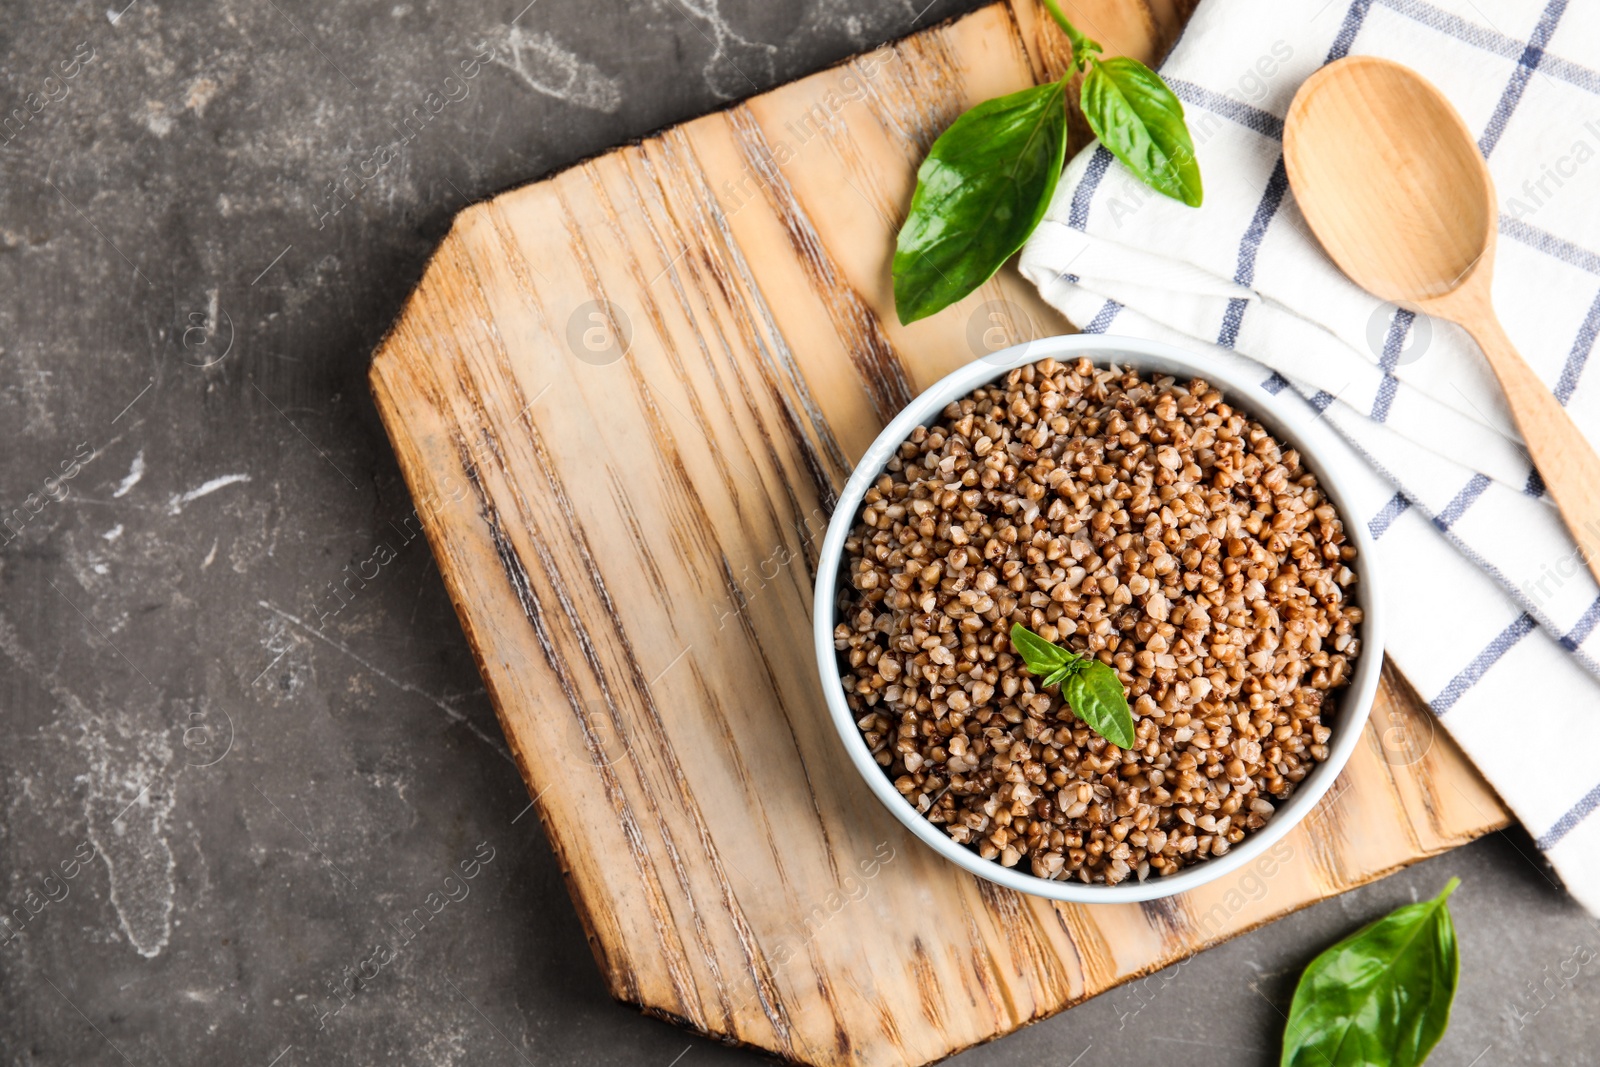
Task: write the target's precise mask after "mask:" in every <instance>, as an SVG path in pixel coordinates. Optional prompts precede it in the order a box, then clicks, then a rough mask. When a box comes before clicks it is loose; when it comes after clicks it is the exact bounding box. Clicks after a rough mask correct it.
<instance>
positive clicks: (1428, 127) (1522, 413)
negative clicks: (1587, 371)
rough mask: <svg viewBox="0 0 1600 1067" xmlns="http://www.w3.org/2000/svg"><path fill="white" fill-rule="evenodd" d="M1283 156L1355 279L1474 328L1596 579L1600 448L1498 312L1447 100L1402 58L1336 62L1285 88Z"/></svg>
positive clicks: (1491, 211) (1486, 236)
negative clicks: (1288, 98)
mask: <svg viewBox="0 0 1600 1067" xmlns="http://www.w3.org/2000/svg"><path fill="white" fill-rule="evenodd" d="M1283 158H1284V163H1285V165H1286V166H1287V168H1288V171H1289V185H1290V187H1291V188H1293V190H1294V195H1295V199H1296V200H1297V201H1298V202H1299V204H1300V210H1301V211H1302V212H1304V214H1305V217H1306V220H1307V221H1308V222H1310V223H1311V228H1312V230H1314V231H1315V232H1316V235H1317V238H1318V239H1319V240H1320V241H1321V242H1322V246H1323V247H1324V248H1325V249H1327V251H1328V255H1330V256H1331V257H1333V261H1334V262H1335V263H1337V264H1339V267H1340V269H1342V270H1343V271H1344V272H1345V273H1346V274H1348V275H1349V276H1350V278H1351V279H1352V280H1353V281H1354V282H1355V283H1356V284H1357V285H1360V286H1361V287H1362V288H1364V289H1366V290H1368V291H1369V292H1371V293H1372V294H1373V295H1375V296H1378V297H1381V298H1382V299H1384V300H1388V301H1393V302H1394V303H1398V304H1406V305H1408V306H1411V307H1414V308H1418V309H1420V310H1422V311H1424V312H1426V313H1428V314H1429V315H1434V316H1437V317H1439V318H1443V319H1448V320H1450V321H1452V322H1456V323H1459V324H1460V325H1461V326H1463V327H1465V328H1466V330H1467V332H1468V333H1470V334H1472V336H1473V339H1474V340H1476V341H1477V342H1478V346H1479V347H1480V348H1482V349H1483V354H1484V356H1485V357H1486V358H1487V359H1488V360H1489V366H1490V367H1492V368H1493V369H1494V373H1495V377H1497V378H1498V379H1500V387H1501V388H1502V389H1503V390H1505V394H1506V401H1507V403H1508V404H1509V405H1510V408H1511V415H1512V417H1513V418H1514V419H1515V420H1516V423H1517V428H1518V429H1519V430H1520V431H1522V438H1523V440H1524V441H1525V442H1527V446H1528V452H1529V454H1530V455H1531V456H1532V458H1533V463H1534V466H1535V467H1537V468H1538V470H1539V475H1540V477H1542V478H1543V479H1544V484H1545V488H1546V489H1548V490H1549V493H1550V496H1551V498H1552V499H1554V500H1555V502H1556V506H1557V507H1559V508H1560V509H1561V517H1562V518H1563V519H1564V520H1565V521H1566V524H1567V529H1568V530H1570V531H1571V532H1572V536H1573V537H1575V538H1576V539H1577V542H1578V547H1579V549H1580V551H1582V553H1583V556H1584V559H1585V560H1586V561H1587V562H1588V564H1589V570H1590V571H1591V572H1592V573H1593V574H1594V576H1595V577H1596V578H1597V579H1600V457H1597V456H1596V455H1595V451H1594V449H1593V448H1592V447H1590V445H1589V442H1588V441H1586V440H1585V439H1584V437H1583V435H1582V434H1581V433H1579V432H1578V428H1577V426H1575V425H1573V422H1572V419H1571V417H1570V416H1569V415H1568V414H1567V411H1566V409H1565V408H1563V407H1562V406H1561V404H1560V403H1559V402H1558V401H1557V400H1556V398H1555V397H1554V396H1552V395H1551V393H1550V390H1548V389H1546V388H1545V386H1544V383H1543V382H1541V381H1540V380H1539V379H1538V377H1537V376H1536V375H1535V374H1534V373H1533V371H1532V370H1531V369H1530V368H1529V367H1528V364H1527V363H1526V362H1525V361H1524V360H1523V358H1522V357H1521V356H1520V355H1518V354H1517V350H1516V348H1515V347H1513V346H1512V344H1511V341H1510V339H1509V338H1507V337H1506V333H1505V330H1503V329H1502V328H1501V326H1500V320H1499V319H1498V318H1497V317H1496V316H1495V313H1494V305H1493V304H1492V303H1491V301H1490V296H1489V280H1490V276H1491V272H1492V271H1493V268H1494V247H1495V236H1496V233H1497V231H1498V229H1499V211H1498V209H1497V208H1496V206H1495V197H1494V182H1493V181H1492V180H1491V179H1490V177H1489V168H1488V166H1487V165H1486V164H1485V163H1484V160H1483V156H1482V155H1480V154H1479V152H1478V146H1477V143H1476V142H1475V141H1474V140H1473V137H1472V134H1471V133H1470V132H1469V131H1468V130H1467V126H1466V123H1464V122H1462V121H1461V116H1460V115H1458V114H1457V113H1456V109H1455V108H1454V107H1452V106H1451V104H1450V101H1449V100H1447V99H1445V97H1444V95H1443V94H1442V93H1440V92H1439V90H1438V89H1436V88H1435V87H1434V86H1433V84H1432V83H1431V82H1429V81H1428V80H1427V79H1425V78H1423V77H1422V75H1420V74H1418V73H1417V72H1416V71H1414V70H1412V69H1410V68H1409V67H1403V66H1401V65H1400V64H1398V63H1393V62H1390V61H1389V60H1387V59H1378V58H1376V57H1373V56H1351V57H1349V58H1347V59H1341V60H1338V61H1337V62H1334V63H1330V64H1328V65H1327V66H1325V67H1323V68H1322V69H1321V70H1319V71H1317V73H1315V74H1313V75H1312V76H1311V77H1310V78H1308V79H1306V83H1305V84H1304V85H1302V86H1301V87H1300V91H1299V92H1298V93H1296V94H1295V97H1294V102H1293V103H1292V104H1290V106H1289V117H1288V118H1287V119H1286V120H1285V121H1284V127H1283Z"/></svg>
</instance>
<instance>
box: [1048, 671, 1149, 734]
mask: <svg viewBox="0 0 1600 1067" xmlns="http://www.w3.org/2000/svg"><path fill="white" fill-rule="evenodd" d="M1061 695H1062V696H1064V697H1065V698H1066V700H1067V706H1068V707H1070V708H1071V709H1072V713H1073V714H1074V715H1076V716H1077V717H1078V718H1080V719H1082V720H1083V721H1084V722H1085V723H1087V724H1088V727H1089V729H1091V730H1093V731H1094V732H1095V733H1097V734H1099V735H1100V736H1101V737H1103V738H1105V739H1106V740H1107V741H1110V742H1111V743H1112V744H1113V745H1116V746H1117V747H1118V748H1132V747H1133V740H1134V738H1133V712H1132V711H1131V710H1129V708H1128V694H1127V693H1126V691H1124V690H1123V688H1122V679H1121V678H1118V677H1117V672H1116V671H1115V670H1113V669H1112V668H1111V667H1110V666H1109V665H1107V664H1104V663H1101V662H1100V661H1099V660H1097V659H1094V660H1089V661H1088V662H1087V664H1086V666H1085V667H1084V668H1083V669H1082V670H1080V671H1078V672H1076V673H1074V674H1073V675H1072V677H1070V678H1068V679H1067V684H1066V685H1065V686H1064V687H1063V688H1062V693H1061Z"/></svg>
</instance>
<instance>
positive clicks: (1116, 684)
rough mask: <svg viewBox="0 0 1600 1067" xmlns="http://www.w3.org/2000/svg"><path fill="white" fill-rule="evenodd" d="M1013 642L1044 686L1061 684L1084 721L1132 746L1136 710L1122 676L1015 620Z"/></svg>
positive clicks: (1108, 737) (1109, 737) (1063, 693)
mask: <svg viewBox="0 0 1600 1067" xmlns="http://www.w3.org/2000/svg"><path fill="white" fill-rule="evenodd" d="M1011 644H1012V645H1013V647H1015V648H1016V650H1017V652H1018V653H1020V654H1021V656H1022V663H1023V665H1024V666H1026V667H1027V668H1028V672H1029V673H1030V674H1037V675H1039V676H1040V677H1041V678H1042V679H1043V680H1042V681H1041V682H1040V683H1039V684H1040V685H1041V686H1047V685H1059V686H1060V687H1061V696H1062V699H1064V700H1065V701H1066V702H1067V707H1069V708H1071V709H1072V713H1073V714H1074V715H1076V716H1077V717H1078V718H1080V719H1082V720H1083V721H1084V724H1085V725H1086V726H1088V727H1089V729H1091V730H1093V731H1094V732H1095V733H1097V734H1099V735H1100V736H1101V737H1103V738H1105V739H1106V740H1107V741H1110V742H1111V743H1112V744H1113V745H1116V746H1117V747H1118V748H1132V747H1133V740H1134V738H1133V712H1132V711H1131V710H1130V709H1129V708H1128V696H1127V694H1126V693H1125V692H1124V691H1123V689H1122V679H1120V678H1118V677H1117V672H1116V671H1114V670H1112V669H1111V667H1110V666H1108V665H1107V664H1104V663H1101V662H1100V661H1099V660H1097V659H1093V658H1091V657H1089V656H1080V655H1078V654H1077V653H1075V652H1068V651H1067V650H1066V649H1064V648H1062V647H1061V646H1060V645H1053V644H1051V643H1050V642H1049V641H1046V640H1045V639H1044V638H1042V637H1040V636H1039V635H1038V634H1036V633H1034V632H1033V631H1032V630H1030V629H1028V628H1027V627H1026V626H1024V625H1022V624H1021V623H1020V622H1019V623H1013V624H1012V626H1011Z"/></svg>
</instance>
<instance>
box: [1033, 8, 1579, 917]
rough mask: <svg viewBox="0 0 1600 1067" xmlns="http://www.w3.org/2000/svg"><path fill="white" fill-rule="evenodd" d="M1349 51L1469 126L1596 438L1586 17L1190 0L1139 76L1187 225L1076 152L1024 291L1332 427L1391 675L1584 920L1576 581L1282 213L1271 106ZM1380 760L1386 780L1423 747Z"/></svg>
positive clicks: (1541, 336)
mask: <svg viewBox="0 0 1600 1067" xmlns="http://www.w3.org/2000/svg"><path fill="white" fill-rule="evenodd" d="M1491 19H1492V20H1493V21H1491ZM1088 31H1089V32H1091V33H1092V32H1093V27H1088ZM1351 54H1370V55H1381V56H1385V57H1387V58H1390V59H1394V60H1396V61H1398V62H1400V63H1404V64H1406V65H1407V66H1410V67H1412V68H1413V69H1415V70H1417V71H1419V72H1420V73H1421V74H1423V75H1424V76H1425V77H1427V78H1429V79H1431V80H1432V81H1433V82H1434V83H1435V84H1436V85H1438V86H1439V87H1440V89H1442V90H1443V91H1444V93H1445V95H1447V96H1448V97H1449V98H1450V99H1451V101H1452V102H1454V104H1455V106H1456V108H1457V109H1458V110H1459V111H1460V112H1461V114H1462V116H1463V118H1464V119H1465V120H1466V123H1467V125H1468V127H1469V128H1471V129H1473V130H1475V131H1481V136H1480V138H1479V141H1478V146H1479V149H1480V150H1481V151H1482V152H1483V154H1484V156H1485V157H1486V158H1487V159H1488V160H1489V166H1490V170H1491V171H1492V172H1493V175H1494V180H1495V184H1496V188H1497V190H1498V197H1499V204H1500V210H1501V221H1500V240H1499V242H1498V250H1497V252H1496V257H1495V264H1494V266H1495V283H1494V302H1495V307H1496V309H1497V310H1498V311H1499V313H1500V316H1501V318H1502V320H1503V321H1504V323H1505V327H1506V330H1507V332H1508V333H1509V334H1510V335H1511V338H1512V340H1513V341H1514V342H1516V344H1517V347H1518V349H1519V350H1520V351H1521V352H1522V355H1523V356H1524V357H1525V358H1526V359H1527V361H1528V363H1529V364H1530V365H1531V366H1532V367H1533V369H1534V371H1535V372H1536V373H1537V374H1538V375H1539V376H1540V377H1541V378H1543V379H1544V381H1545V382H1546V384H1548V385H1549V386H1550V388H1551V389H1552V391H1554V393H1555V395H1556V396H1557V397H1558V398H1559V399H1560V400H1561V402H1562V403H1563V404H1564V405H1566V407H1567V410H1568V411H1569V412H1571V414H1572V416H1573V419H1574V420H1575V421H1576V422H1577V424H1578V426H1579V427H1580V428H1581V429H1582V430H1583V432H1584V434H1585V435H1586V436H1587V437H1588V438H1589V440H1590V441H1595V442H1600V380H1596V376H1597V375H1600V370H1594V371H1590V373H1589V374H1588V376H1587V377H1586V376H1585V374H1584V371H1585V367H1586V364H1587V363H1588V362H1589V356H1590V351H1591V349H1592V348H1593V346H1594V342H1595V339H1596V334H1597V332H1600V212H1596V211H1595V210H1594V209H1593V206H1592V205H1593V204H1595V203H1596V202H1600V5H1586V6H1582V7H1580V6H1579V5H1572V7H1571V8H1570V9H1568V6H1567V4H1566V0H1551V2H1549V3H1547V4H1545V5H1544V6H1543V7H1542V8H1541V7H1540V6H1539V5H1537V4H1517V3H1513V2H1511V0H1433V2H1423V0H1354V2H1352V0H1227V2H1226V3H1223V2H1221V0H1205V2H1204V3H1202V4H1201V5H1200V6H1199V8H1198V9H1197V10H1196V12H1195V14H1194V17H1193V18H1192V20H1191V21H1190V23H1189V26H1188V28H1187V30H1186V31H1185V33H1184V36H1183V38H1182V39H1181V40H1180V41H1179V43H1178V45H1177V46H1176V47H1175V48H1174V49H1173V52H1172V54H1171V55H1170V56H1169V57H1168V59H1167V61H1166V62H1165V64H1164V65H1163V67H1162V75H1163V77H1165V78H1166V80H1167V83H1168V84H1169V85H1170V86H1171V87H1172V89H1173V91H1174V92H1175V93H1176V94H1177V95H1178V96H1179V98H1180V99H1182V100H1183V102H1184V105H1185V110H1186V113H1187V119H1188V123H1189V128H1190V131H1191V132H1192V134H1193V135H1194V140H1195V144H1196V150H1197V154H1198V157H1199V161H1200V168H1201V172H1202V175H1203V177H1204V181H1205V204H1204V206H1202V207H1201V208H1199V209H1192V208H1187V207H1184V206H1183V205H1181V204H1179V203H1177V202H1176V201H1173V200H1169V199H1167V198H1166V197H1163V196H1160V195H1159V194H1156V193H1154V192H1151V191H1150V190H1149V189H1148V188H1146V187H1145V186H1143V185H1141V184H1140V183H1139V182H1138V181H1137V180H1136V179H1134V178H1133V177H1132V175H1131V174H1130V173H1129V172H1128V171H1127V170H1125V169H1124V168H1123V167H1122V165H1121V164H1120V163H1117V162H1115V161H1114V160H1113V158H1112V156H1111V155H1110V153H1108V152H1107V151H1106V150H1105V149H1104V148H1102V147H1100V146H1099V145H1093V146H1091V147H1090V148H1087V149H1085V150H1084V151H1083V152H1080V153H1079V154H1078V156H1077V157H1076V158H1075V159H1074V160H1073V161H1072V163H1071V164H1070V165H1069V166H1068V168H1067V171H1066V174H1065V176H1064V177H1063V179H1062V181H1061V185H1060V187H1059V189H1058V191H1057V193H1056V196H1055V200H1054V202H1053V203H1052V204H1051V207H1050V210H1049V213H1048V214H1047V215H1046V218H1045V221H1044V222H1043V223H1042V224H1041V225H1040V227H1039V229H1038V230H1037V232H1036V233H1035V234H1034V236H1033V238H1032V239H1031V240H1030V241H1029V242H1028V244H1027V246H1026V248H1025V249H1024V250H1023V254H1022V271H1023V273H1024V274H1025V275H1026V276H1027V277H1028V278H1029V279H1030V280H1031V281H1033V282H1034V284H1036V285H1037V286H1038V287H1039V290H1040V292H1041V294H1042V295H1043V296H1044V298H1045V300H1047V301H1048V302H1049V303H1051V304H1052V305H1054V306H1055V307H1057V308H1059V309H1060V310H1061V311H1062V312H1063V313H1065V314H1066V316H1067V317H1068V318H1069V319H1070V320H1071V321H1072V322H1073V323H1074V324H1076V325H1077V326H1078V327H1079V328H1081V329H1083V330H1085V331H1089V332H1094V331H1101V332H1104V331H1107V330H1114V331H1115V332H1117V333H1123V334H1133V335H1137V336H1143V337H1151V338H1157V339H1160V340H1164V341H1168V342H1171V343H1175V344H1178V345H1180V346H1182V347H1187V348H1191V349H1195V348H1199V349H1204V350H1206V351H1208V352H1209V353H1210V354H1212V355H1214V356H1217V357H1218V358H1222V359H1225V360H1229V361H1236V364H1237V365H1239V366H1242V367H1246V368H1253V369H1254V371H1255V372H1256V373H1259V374H1260V381H1261V388H1262V389H1264V390H1266V391H1267V392H1271V393H1278V392H1281V391H1282V390H1285V389H1290V390H1292V391H1293V394H1298V396H1299V397H1300V398H1301V399H1302V400H1303V402H1304V405H1305V409H1306V417H1310V418H1322V419H1325V420H1326V421H1327V422H1328V423H1330V424H1331V425H1333V426H1334V427H1335V428H1337V429H1338V430H1339V431H1340V435H1341V436H1342V439H1343V440H1344V441H1345V442H1346V443H1348V445H1349V446H1350V448H1351V449H1352V451H1353V452H1354V453H1355V454H1356V457H1355V459H1356V463H1355V464H1352V465H1356V464H1360V465H1361V466H1363V467H1364V469H1365V471H1368V472H1370V475H1369V476H1367V477H1365V478H1364V479H1363V480H1362V484H1361V486H1360V488H1359V491H1358V493H1357V496H1358V498H1359V499H1358V502H1357V504H1356V508H1357V510H1358V511H1359V514H1355V515H1347V516H1345V518H1346V520H1347V521H1351V522H1364V523H1366V524H1367V526H1368V529H1369V530H1370V531H1371V532H1372V534H1373V536H1374V537H1375V538H1376V539H1377V545H1378V554H1379V559H1378V561H1377V562H1378V567H1379V569H1380V571H1381V572H1382V574H1383V577H1384V582H1385V585H1386V588H1387V590H1388V592H1389V597H1388V601H1389V606H1390V614H1391V625H1390V627H1389V652H1390V654H1391V655H1392V656H1393V657H1394V660H1395V662H1396V663H1397V664H1398V665H1399V667H1400V669H1401V670H1402V671H1403V672H1404V673H1405V675H1406V677H1407V678H1408V679H1410V681H1411V682H1412V684H1413V685H1415V686H1416V688H1417V690H1418V691H1419V692H1420V693H1421V694H1422V696H1423V697H1424V698H1425V699H1426V700H1427V702H1428V705H1429V706H1430V707H1431V708H1432V710H1433V713H1434V715H1435V716H1436V717H1437V720H1438V722H1440V723H1442V724H1443V726H1444V727H1445V729H1447V730H1448V731H1449V733H1450V735H1451V736H1452V737H1453V738H1454V739H1455V740H1456V742H1457V743H1458V744H1459V745H1460V746H1461V748H1462V749H1463V750H1464V751H1465V752H1466V753H1467V755H1468V756H1469V757H1470V758H1471V759H1472V760H1473V762H1474V763H1475V764H1476V765H1477V767H1478V769H1479V770H1480V771H1482V773H1483V775H1484V777H1485V778H1487V779H1488V781H1489V782H1490V783H1491V784H1492V785H1493V786H1494V787H1495V789H1496V790H1497V791H1498V792H1499V793H1500V796H1501V797H1502V798H1504V800H1505V802H1506V803H1507V805H1508V806H1509V807H1510V808H1511V810H1512V811H1513V812H1514V813H1515V814H1516V815H1517V817H1518V818H1519V819H1520V820H1521V821H1522V822H1523V824H1524V825H1525V826H1526V827H1527V828H1528V830H1529V832H1530V833H1531V834H1533V836H1534V837H1535V839H1536V840H1537V843H1538V846H1539V848H1540V849H1542V850H1543V851H1544V852H1545V854H1546V855H1547V856H1548V857H1549V859H1550V861H1551V863H1552V864H1553V865H1554V866H1555V868H1556V869H1557V870H1558V871H1559V872H1560V874H1561V876H1562V878H1563V879H1564V880H1565V881H1566V884H1567V887H1568V889H1569V890H1570V891H1571V892H1572V894H1573V895H1574V896H1575V897H1576V898H1577V899H1578V900H1579V901H1581V902H1582V903H1583V904H1584V905H1585V906H1586V907H1587V908H1589V910H1591V911H1595V912H1600V815H1593V813H1594V811H1595V809H1596V807H1600V762H1597V761H1596V760H1595V758H1594V753H1596V752H1600V627H1597V626H1596V623H1597V622H1600V587H1597V586H1596V583H1595V582H1594V580H1593V579H1592V578H1591V577H1590V575H1589V572H1588V570H1587V569H1586V568H1585V566H1584V563H1583V559H1582V556H1581V555H1580V554H1579V552H1578V549H1577V547H1576V545H1575V543H1574V541H1573V539H1572V537H1571V536H1570V535H1569V534H1568V533H1567V531H1566V529H1565V528H1564V527H1563V526H1562V524H1561V519H1560V516H1559V515H1558V514H1557V512H1556V510H1555V507H1554V505H1553V504H1552V503H1551V502H1550V500H1549V498H1548V496H1547V494H1546V493H1545V492H1544V487H1543V485H1542V483H1541V482H1540V480H1539V477H1538V475H1537V473H1536V472H1535V471H1534V470H1533V468H1532V466H1531V464H1530V462H1529V460H1528V457H1527V453H1526V452H1525V451H1524V449H1523V448H1522V445H1521V441H1520V438H1519V435H1518V434H1517V431H1516V429H1515V426H1514V424H1513V423H1512V421H1511V418H1510V416H1509V414H1508V412H1507V410H1506V407H1505V403H1504V400H1503V398H1502V396H1501V393H1500V390H1499V387H1498V385H1497V384H1496V382H1495V380H1494V377H1493V375H1492V374H1491V373H1490V371H1489V369H1488V365H1487V364H1486V363H1485V361H1484V359H1483V357H1482V355H1481V353H1479V351H1478V350H1477V348H1476V346H1475V345H1474V344H1473V343H1472V341H1471V340H1470V338H1468V337H1467V336H1466V334H1465V333H1464V332H1463V331H1462V330H1460V329H1459V328H1458V327H1456V326H1454V325H1452V324H1450V323H1446V322H1443V321H1439V320H1432V319H1429V318H1428V317H1427V316H1425V315H1421V314H1415V313H1413V312H1412V311H1409V310H1406V309H1402V308H1397V307H1395V306H1394V305H1392V304H1384V303H1383V302H1382V301H1379V300H1378V299H1376V298H1375V297H1372V296H1370V295H1369V294H1367V293H1366V292H1364V291H1363V290H1361V289H1359V288H1357V287H1356V286H1355V285H1354V284H1353V283H1352V282H1350V281H1349V280H1348V279H1347V278H1345V276H1344V275H1343V274H1342V273H1340V271H1339V269H1338V268H1337V267H1336V266H1335V265H1334V264H1333V263H1332V261H1330V260H1329V259H1328V257H1327V255H1326V254H1325V253H1324V252H1323V251H1322V249H1321V246H1320V245H1318V243H1317V241H1316V239H1315V238H1314V237H1313V236H1312V234H1311V232H1310V230H1309V228H1308V227H1307V225H1306V222H1305V219H1304V217H1303V216H1302V215H1301V214H1300V211H1299V208H1298V207H1297V205H1296V204H1295V203H1294V198H1293V196H1292V195H1291V194H1290V192H1289V183H1288V177H1287V174H1286V172H1285V169H1284V162H1283V146H1282V136H1283V116H1284V115H1285V114H1286V113H1287V111H1288V107H1289V102H1290V100H1291V98H1292V97H1293V96H1294V93H1295V90H1296V89H1298V88H1299V86H1300V84H1301V83H1302V82H1303V81H1304V80H1305V79H1306V78H1307V77H1308V76H1309V75H1310V74H1311V73H1312V72H1314V71H1315V70H1316V69H1317V68H1319V67H1320V66H1322V65H1323V64H1324V63H1328V62H1331V61H1333V60H1336V59H1339V58H1341V57H1343V56H1345V55H1351ZM1240 400H1241V403H1243V404H1244V405H1245V406H1246V407H1248V404H1249V398H1248V397H1243V398H1240ZM1363 461H1364V462H1363ZM1384 741H1385V743H1384V750H1385V754H1386V756H1387V757H1388V758H1389V759H1390V760H1391V761H1392V762H1395V763H1409V762H1412V761H1414V760H1415V759H1417V758H1420V756H1421V753H1422V750H1423V748H1424V747H1425V745H1426V739H1421V740H1420V741H1419V739H1415V738H1412V739H1407V738H1398V737H1394V738H1389V737H1386V738H1385V739H1384ZM1591 815H1593V817H1591Z"/></svg>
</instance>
